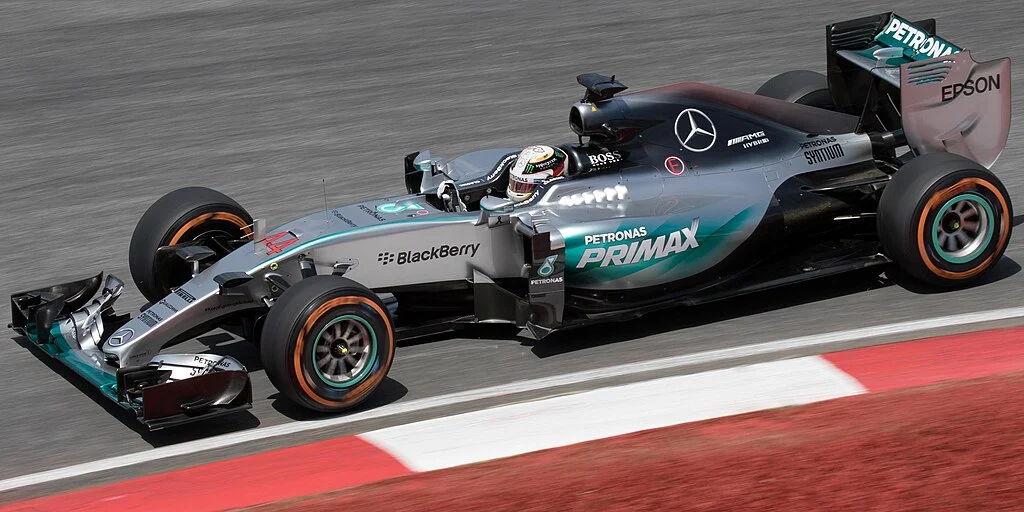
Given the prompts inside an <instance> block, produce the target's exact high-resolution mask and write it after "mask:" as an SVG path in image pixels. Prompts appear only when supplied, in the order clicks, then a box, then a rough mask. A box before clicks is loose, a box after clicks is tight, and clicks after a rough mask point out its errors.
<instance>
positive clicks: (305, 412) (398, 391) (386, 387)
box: [268, 377, 409, 421]
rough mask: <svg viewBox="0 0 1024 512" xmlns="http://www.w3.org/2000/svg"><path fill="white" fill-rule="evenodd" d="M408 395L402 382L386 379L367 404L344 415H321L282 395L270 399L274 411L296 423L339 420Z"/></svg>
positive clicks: (276, 394) (277, 394)
mask: <svg viewBox="0 0 1024 512" xmlns="http://www.w3.org/2000/svg"><path fill="white" fill-rule="evenodd" d="M408 393H409V388H407V387H405V386H403V385H402V383H401V382H398V381H397V380H395V379H392V378H391V377H384V380H383V381H381V383H380V386H378V387H377V389H376V390H374V391H373V393H371V394H370V397H369V398H367V399H366V401H365V402H363V403H361V404H359V405H358V406H356V407H355V408H354V409H351V410H348V411H346V412H345V413H343V414H337V413H319V412H316V411H311V410H309V409H306V408H304V407H302V406H300V405H297V404H295V403H293V402H292V401H291V400H288V399H287V398H285V397H284V396H283V395H281V393H274V394H273V395H270V396H269V397H268V398H269V399H270V400H272V402H271V404H270V405H271V407H273V408H274V410H276V411H277V412H279V413H281V414H283V415H285V416H287V417H288V418H290V419H292V420H295V421H311V420H322V419H326V418H338V417H342V416H347V415H350V414H355V413H358V412H362V411H368V410H372V409H376V408H378V407H382V406H385V405H388V404H390V403H393V402H397V401H398V400H400V399H401V398H402V397H404V396H405V395H406V394H408Z"/></svg>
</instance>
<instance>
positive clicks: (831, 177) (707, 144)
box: [12, 13, 1009, 427]
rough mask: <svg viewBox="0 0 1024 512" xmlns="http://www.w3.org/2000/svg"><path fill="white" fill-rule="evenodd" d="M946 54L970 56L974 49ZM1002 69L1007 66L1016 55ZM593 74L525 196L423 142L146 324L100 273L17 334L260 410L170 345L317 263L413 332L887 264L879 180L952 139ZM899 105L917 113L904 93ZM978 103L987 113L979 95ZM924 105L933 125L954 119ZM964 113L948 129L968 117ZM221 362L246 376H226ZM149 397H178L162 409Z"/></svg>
mask: <svg viewBox="0 0 1024 512" xmlns="http://www.w3.org/2000/svg"><path fill="white" fill-rule="evenodd" d="M890 16H891V13H890ZM847 23H852V22H847ZM870 26H871V27H886V26H889V25H887V22H886V20H884V19H880V20H879V21H877V22H872V24H870ZM832 28H833V26H830V27H829V33H830V34H832ZM836 51H838V50H836ZM941 58H943V59H946V60H950V61H951V62H953V63H954V64H955V63H956V62H964V63H965V64H964V65H965V66H967V67H969V65H970V63H973V60H971V61H970V63H968V62H967V59H970V56H969V54H963V55H962V56H957V55H950V56H944V57H941ZM916 62H918V61H916V60H915V61H914V63H916ZM923 62H925V63H928V62H930V61H927V60H925V61H923ZM975 64H976V63H975ZM909 65H911V63H904V64H902V66H903V67H902V68H900V69H903V70H906V69H907V66H909ZM837 69H839V68H838V67H837ZM998 69H999V71H998V72H1002V73H1004V74H1007V75H1008V63H1007V64H1005V68H1003V67H999V68H998ZM836 73H839V74H843V76H846V81H845V82H844V81H843V80H844V79H843V78H842V76H840V75H837V74H830V77H829V78H830V81H831V84H832V87H831V88H832V89H833V90H837V91H839V92H838V93H835V94H834V95H835V96H838V97H839V98H840V99H841V100H843V101H847V100H849V98H848V96H849V95H848V94H846V92H847V89H844V87H846V88H848V87H849V86H850V84H855V83H859V82H858V81H859V80H861V78H862V77H860V76H853V78H850V76H852V75H850V73H851V72H850V71H849V70H848V69H845V68H843V69H841V70H839V71H836ZM962 74H963V73H960V74H956V76H961V75H962ZM886 76H888V75H886ZM876 78H877V77H876ZM578 80H579V82H580V84H581V85H583V86H584V87H585V88H586V89H587V93H586V95H585V96H584V98H583V100H582V101H580V102H578V103H576V104H575V105H573V106H572V108H571V109H570V113H569V121H570V127H571V128H572V130H573V131H574V132H575V133H576V134H577V135H579V137H580V140H579V143H578V144H563V145H561V146H559V147H560V148H561V149H562V150H564V151H565V152H566V154H567V155H568V162H569V163H568V167H567V170H566V174H565V175H564V176H561V177H558V178H555V179H552V180H550V181H548V182H547V183H544V184H543V185H541V186H540V188H539V189H538V190H537V191H536V192H535V193H534V194H533V196H531V197H530V198H529V199H528V200H526V201H524V202H521V203H513V202H511V201H509V200H507V199H506V198H504V197H502V196H503V193H504V190H505V187H506V186H507V183H508V169H509V168H510V167H511V166H512V165H513V163H514V162H515V159H516V155H517V154H518V152H519V150H520V149H521V148H517V147H506V148H494V149H485V150H480V151H473V152H470V153H467V154H465V155H462V156H459V157H457V158H455V159H453V160H450V161H446V160H443V159H437V158H434V157H432V156H431V155H430V154H429V152H421V153H413V154H410V155H408V156H407V157H406V159H405V168H404V178H405V180H404V181H405V185H406V188H407V192H408V193H407V194H404V195H400V196H394V197H384V198H378V199H371V200H366V201H361V202H357V203H354V204H348V205H342V206H338V207H335V208H328V209H326V210H321V211H316V212H314V213H311V214H309V215H308V216H306V217H303V218H300V219H297V220H294V221H292V222H289V223H286V224H284V225H281V226H278V227H276V228H274V229H271V230H266V229H264V226H263V223H262V221H260V220H257V221H256V222H255V223H254V224H253V226H252V229H251V232H252V233H251V235H250V236H249V237H248V238H247V239H245V240H241V241H239V243H238V246H237V248H236V249H234V250H233V251H232V252H230V253H229V254H227V255H226V256H224V257H222V258H220V259H219V260H217V261H215V262H214V263H212V264H211V265H208V266H205V267H204V268H202V269H201V271H198V272H196V273H195V275H194V276H193V277H192V278H191V279H190V280H189V281H187V282H186V283H184V284H182V285H181V286H180V287H178V288H177V289H175V290H174V291H173V292H172V293H170V294H168V295H167V296H166V297H164V298H162V299H160V300H158V301H156V302H155V303H153V304H149V305H148V306H147V307H146V308H144V310H143V311H142V312H141V313H140V314H139V315H136V316H134V317H133V318H127V317H123V316H120V317H119V316H116V315H113V313H112V309H111V308H110V304H112V302H113V300H114V299H116V297H117V295H119V294H120V288H119V286H120V285H119V282H117V281H116V280H114V281H110V278H108V281H107V283H106V285H105V287H104V292H103V293H102V294H101V297H100V298H97V299H95V301H94V303H95V304H96V305H95V306H94V307H93V308H92V309H91V310H89V312H87V313H88V314H79V313H80V312H81V311H84V310H85V308H88V307H89V306H86V305H85V303H86V301H87V300H88V299H89V298H90V297H91V296H92V295H94V294H95V293H97V291H98V290H99V288H100V285H99V282H100V278H99V277H97V278H94V281H95V282H93V281H90V282H88V283H85V282H83V283H84V284H75V283H69V284H67V285H64V286H63V287H53V288H51V289H46V290H35V291H32V292H26V293H22V294H16V295H15V296H14V297H12V309H13V310H14V311H15V322H14V324H13V325H12V326H13V327H14V328H15V329H16V330H18V332H20V333H21V334H23V335H25V336H27V337H29V338H30V339H31V340H32V341H33V342H35V343H36V344H37V345H39V346H40V347H43V348H44V350H46V351H47V352H48V353H50V355H53V356H54V357H57V358H58V359H60V360H62V362H64V363H65V364H67V365H68V366H69V367H72V369H74V370H75V371H76V372H78V373H79V374H82V375H83V376H85V377H86V378H87V379H88V380H90V382H92V383H93V384H95V385H96V386H97V387H100V388H101V389H103V390H104V393H106V394H107V395H108V396H109V397H110V398H112V399H114V400H116V401H118V403H120V404H121V405H122V406H125V407H126V408H130V409H135V410H136V411H137V412H138V413H139V415H140V419H144V421H146V422H147V423H148V424H150V426H151V427H152V426H154V425H156V426H164V425H167V424H174V423H182V422H186V421H192V420H194V419H197V418H201V417H205V416H204V415H206V414H215V413H220V412H226V411H228V412H229V411H232V410H237V409H242V408H245V407H247V406H248V394H251V391H249V390H248V389H249V388H248V382H247V381H245V382H240V381H238V379H233V378H232V377H231V376H232V375H237V374H239V373H242V374H244V368H243V367H242V366H241V364H239V363H238V362H237V361H234V360H232V359H230V358H210V357H208V356H204V355H191V356H188V357H191V358H192V359H189V360H187V361H184V360H182V359H180V358H172V357H170V356H167V355H161V354H160V351H161V350H163V349H164V348H165V347H168V346H170V345H173V344H174V343H176V342H179V341H182V340H184V339H188V338H190V337H193V336H195V335H197V334H200V333H202V332H206V331H209V330H210V329H213V328H215V327H224V328H226V329H229V330H231V331H233V332H236V333H238V334H241V335H242V336H244V337H248V338H253V339H256V338H258V337H259V332H260V326H261V322H262V321H263V319H264V318H265V315H266V314H267V312H268V311H269V309H270V308H272V307H273V306H274V303H275V300H276V299H277V298H278V297H279V296H280V295H281V293H283V291H284V290H286V289H287V288H288V287H289V286H291V285H294V284H295V283H296V282H298V281H299V280H301V279H303V278H305V277H309V276H311V275H323V274H335V275H342V276H344V277H346V278H348V279H351V280H353V281H355V282H357V283H359V284H361V285H363V286H365V287H366V288H368V289H370V290H372V291H373V292H374V293H376V294H378V295H379V296H380V297H381V298H383V299H384V302H385V303H386V304H387V305H388V308H389V312H390V314H391V316H392V317H393V320H394V325H395V326H396V328H397V333H398V334H399V335H400V336H401V335H405V336H415V335H417V334H420V333H424V332H436V331H438V330H444V329H449V328H451V327H453V326H455V325H459V324H472V323H507V324H512V325H515V326H517V327H520V328H523V329H525V332H526V333H528V334H529V335H531V336H533V337H535V338H543V337H545V336H547V335H548V334H550V333H551V332H553V331H557V330H560V329H566V328H570V327H573V326H578V325H582V324H586V323H592V322H597V321H606V320H613V319H626V318H631V317H635V316H638V315H641V314H643V313H645V312H647V311H651V310H654V309H658V308H665V307H671V306H675V305H680V304H695V303H701V302H706V301H711V300H717V299H721V298H725V297H731V296H735V295H738V294H742V293H747V292H751V291H755V290H762V289H765V288H770V287H774V286H780V285H784V284H788V283H792V282H796V281H802V280H807V279H811V278H815V277H821V276H826V275H832V274H836V273H840V272H845V271H850V270H855V269H861V268H865V267H868V266H873V265H879V264H883V263H887V262H889V261H890V260H889V258H888V257H887V256H886V255H885V254H884V252H883V250H882V247H881V245H880V242H879V239H878V235H877V231H876V225H875V218H874V215H875V213H876V209H877V206H878V201H879V198H880V196H881V192H882V190H883V189H884V187H885V185H886V183H887V182H888V181H889V179H890V177H891V176H892V175H893V174H894V173H896V172H898V170H899V168H900V166H901V165H902V164H903V163H905V162H906V161H907V159H909V158H912V157H913V156H914V151H919V152H927V151H933V150H936V148H937V147H940V146H941V144H940V146H937V145H936V141H940V140H946V139H942V137H945V136H946V135H944V133H945V132H942V131H941V130H932V131H930V132H929V134H928V144H927V146H924V145H922V146H921V147H911V148H910V149H912V150H913V151H911V152H909V153H904V154H902V155H899V156H897V149H907V145H908V143H907V140H908V138H909V139H910V140H912V141H913V140H914V137H913V136H911V137H907V136H906V135H905V134H904V133H903V131H902V129H901V128H899V127H898V126H896V127H894V126H888V125H887V122H886V121H887V120H889V118H887V117H884V116H874V117H877V118H878V123H881V126H872V129H870V130H869V129H866V128H865V126H867V124H868V123H865V119H866V116H868V114H869V110H870V109H868V107H869V106H874V105H876V104H877V103H878V101H879V98H881V96H879V97H874V96H869V97H868V98H860V99H861V100H862V101H863V102H862V103H861V105H862V107H864V112H861V113H852V112H850V111H849V110H850V109H849V108H847V109H845V110H847V111H845V112H844V111H831V110H825V109H821V108H816V107H813V106H806V105H801V104H796V103H793V102H789V101H783V100H779V99H774V98H769V97H764V96H759V95H755V94H749V93H743V92H738V91H733V90H728V89H723V88H719V87H713V86H710V85H704V84H699V83H682V84H675V85H670V86H665V87H659V88H655V89H651V90H647V91H640V92H635V93H625V94H620V93H622V92H623V91H624V90H625V89H626V87H625V85H623V84H621V83H620V82H617V81H616V80H614V78H608V77H603V76H601V75H596V74H588V75H581V76H580V77H578ZM897 83H898V82H897ZM1007 83H1008V77H1007ZM839 84H845V85H839ZM876 85H877V84H876ZM877 91H878V92H877V94H891V92H892V91H891V90H888V89H882V88H879V89H877ZM896 91H897V93H898V92H899V86H898V85H897V88H896ZM1003 92H1005V94H1007V95H1008V92H1009V91H1008V85H1007V89H1006V90H1005V91H1003ZM1003 92H1001V93H1000V94H1002V93H1003ZM930 94H934V92H932V93H930ZM913 97H914V98H915V101H916V102H917V103H920V104H926V105H927V104H929V103H928V102H927V101H924V100H922V99H921V98H920V97H919V93H917V92H915V93H914V96H913ZM887 99H888V101H889V102H891V103H893V105H895V106H897V107H898V106H899V98H898V97H897V98H895V99H894V98H892V97H891V95H890V96H889V97H887ZM838 104H840V105H847V103H843V102H841V103H838ZM960 104H961V105H964V108H962V109H961V110H963V111H966V112H973V111H971V108H970V105H971V104H970V103H969V102H968V101H967V100H965V101H963V102H961V103H960ZM1006 105H1008V103H1006ZM922 108H929V107H922ZM840 110H843V109H840ZM898 110H899V109H898V108H897V111H898ZM870 114H871V115H874V111H871V112H870ZM911 114H913V116H912V117H913V118H914V119H928V120H930V121H931V122H932V125H934V122H935V121H934V120H935V119H936V117H935V116H927V115H924V114H920V113H919V112H918V113H913V112H912V113H910V114H908V115H911ZM919 114H920V115H919ZM1004 117H1005V119H1004V121H1005V124H1006V125H1008V123H1009V117H1008V114H1006V115H1005V116H1004ZM890 121H891V120H890ZM962 121H964V120H963V119H946V120H945V121H944V122H946V124H947V125H948V127H949V129H950V130H954V129H955V128H956V127H957V126H961V125H962V124H963V123H962ZM958 123H959V124H958ZM876 124H877V123H876ZM997 124H999V125H1000V126H1002V124H1004V123H1003V121H1001V122H1000V123H997ZM993 130H994V129H993ZM996 131H998V130H996ZM951 133H952V132H951ZM584 139H586V140H584ZM970 139H971V137H970V136H969V135H964V136H962V137H961V138H960V139H958V140H960V142H961V144H960V146H959V147H963V148H967V149H965V151H966V150H969V149H970V148H971V147H980V146H978V145H977V144H976V143H975V144H972V143H971V142H972V141H971V140H970ZM1003 143H1005V138H1004V140H1003ZM911 145H912V146H913V143H911ZM998 149H1000V150H1001V146H1000V147H999V148H998ZM985 151H986V154H991V153H992V145H991V144H989V145H987V146H985ZM996 153H998V152H996ZM908 155H909V156H908ZM179 254H180V255H181V257H183V258H186V259H188V258H195V259H196V261H197V263H196V266H197V268H198V266H199V265H198V259H201V258H202V257H204V255H203V254H202V250H201V249H199V250H198V252H197V250H194V249H193V250H192V251H191V252H189V251H184V252H181V253H179ZM82 297H84V299H83V298H82ZM75 315H78V316H77V317H76V316H75ZM89 315H92V316H89ZM104 324H106V327H104ZM86 332H88V333H89V334H84V333H86ZM175 368H184V369H185V370H187V371H188V373H191V375H186V374H182V370H176V369H175ZM175 372H177V373H175ZM218 373H223V374H225V375H228V376H227V377H224V376H221V377H216V379H220V380H218V381H217V382H213V381H212V380H211V379H212V378H211V377H209V376H210V375H215V374H218ZM195 377H203V378H206V379H208V380H209V382H206V383H203V384H202V385H200V381H199V380H196V379H195ZM147 379H148V380H147ZM190 382H191V383H193V384H192V388H190V389H189V390H181V389H182V386H181V384H182V383H190ZM175 385H177V386H178V388H174V386H175ZM203 386H205V387H203ZM193 388H194V389H193ZM129 390H133V391H135V392H137V393H135V394H134V395H133V394H132V393H130V392H129ZM161 390H164V392H163V393H164V394H163V395H162V396H161V395H160V394H159V393H160V392H161ZM143 391H148V392H149V393H150V394H151V395H153V396H152V397H150V398H143V397H141V396H139V395H140V394H141V393H142V392H143ZM147 401H148V402H150V403H153V402H154V401H156V402H158V404H159V405H158V406H150V408H149V410H148V411H147V410H146V407H147V406H146V405H144V404H145V403H146V402H147ZM154 407H155V408H156V410H157V411H158V412H153V411H154Z"/></svg>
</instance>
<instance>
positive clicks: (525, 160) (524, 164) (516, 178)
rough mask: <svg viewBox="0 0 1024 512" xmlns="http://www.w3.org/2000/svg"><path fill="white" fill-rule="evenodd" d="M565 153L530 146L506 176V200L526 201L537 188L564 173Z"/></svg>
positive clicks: (549, 148) (520, 155)
mask: <svg viewBox="0 0 1024 512" xmlns="http://www.w3.org/2000/svg"><path fill="white" fill-rule="evenodd" d="M565 161H566V155H565V152H564V151H562V150H560V149H556V148H553V147H551V146H530V147H528V148H526V149H524V150H523V151H522V152H520V153H519V157H518V158H517V159H516V163H515V165H514V166H512V170H511V171H510V172H509V176H508V198H509V199H511V200H512V201H513V202H515V203H520V202H523V201H526V200H527V199H529V198H530V196H532V195H533V192H534V190H536V189H537V187H538V186H539V185H540V184H542V183H544V182H546V181H548V180H550V179H552V178H557V177H559V176H562V175H563V174H564V173H565Z"/></svg>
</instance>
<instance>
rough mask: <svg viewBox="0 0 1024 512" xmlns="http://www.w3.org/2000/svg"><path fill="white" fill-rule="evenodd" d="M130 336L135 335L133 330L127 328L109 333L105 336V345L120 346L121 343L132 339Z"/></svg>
mask: <svg viewBox="0 0 1024 512" xmlns="http://www.w3.org/2000/svg"><path fill="white" fill-rule="evenodd" d="M132 336H135V331H133V330H131V329H129V328H124V329H121V330H120V331H117V332H115V333H114V334H111V335H110V337H109V338H107V346H108V347H120V346H121V345H124V344H125V343H127V342H128V340H130V339H132Z"/></svg>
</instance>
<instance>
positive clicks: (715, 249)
mask: <svg viewBox="0 0 1024 512" xmlns="http://www.w3.org/2000/svg"><path fill="white" fill-rule="evenodd" d="M757 211H759V210H757V207H754V206H750V207H748V208H746V209H744V210H742V211H740V212H739V213H738V214H736V215H735V216H733V217H731V218H727V219H725V220H724V221H723V220H719V219H714V218H712V217H710V216H703V217H700V226H699V227H698V229H697V235H696V238H697V243H698V247H695V248H688V249H687V250H685V251H682V252H679V253H676V254H673V255H669V256H665V257H663V258H660V259H659V258H651V259H650V260H647V261H638V262H636V263H630V264H621V265H609V266H605V267H602V266H600V265H599V264H597V263H591V264H588V265H587V266H586V267H585V268H576V265H577V264H578V263H579V262H580V261H581V260H582V258H583V255H584V253H585V252H586V251H587V250H588V249H593V248H599V247H601V248H604V249H605V250H608V249H609V248H611V247H613V246H616V245H629V244H632V243H640V242H642V241H643V240H645V239H646V240H654V239H656V238H658V237H659V236H668V235H669V234H671V233H672V232H674V231H678V230H680V229H682V228H687V227H689V226H690V225H691V222H692V220H693V217H689V216H677V217H672V218H669V219H666V220H664V221H662V222H661V223H660V224H658V225H657V227H655V228H654V229H650V230H648V233H647V236H646V237H643V238H634V239H631V240H624V241H621V242H608V243H598V244H590V245H585V244H584V237H585V235H587V234H591V232H589V231H587V232H584V231H583V230H580V229H571V230H566V231H567V232H568V233H570V234H569V235H567V236H566V251H565V260H566V272H567V273H569V274H571V275H572V277H571V279H572V282H573V283H574V284H597V283H607V282H611V281H615V280H619V279H629V278H634V279H636V280H637V281H639V282H632V283H631V285H632V286H651V285H657V284H662V283H667V282H671V281H677V280H679V279H683V278H686V277H689V276H691V275H695V274H697V273H699V272H701V271H704V270H707V269H708V268H711V267H713V266H714V265H715V264H717V263H718V262H720V261H721V260H722V259H723V258H724V257H725V256H727V255H728V254H730V253H731V252H732V250H733V249H734V248H735V247H734V245H738V244H739V243H740V242H742V241H743V240H745V239H746V237H747V236H748V235H749V232H752V231H753V229H754V228H755V227H756V224H757V223H758V222H759V221H760V219H761V216H760V215H758V214H757ZM652 222H654V220H653V219H633V220H630V221H627V222H623V223H621V224H619V226H618V227H617V228H615V229H614V230H613V231H625V230H633V229H635V228H639V227H647V226H650V225H651V224H652ZM609 231H612V230H609ZM744 232H748V233H747V234H743V233H744ZM648 270H650V271H651V272H648V275H643V276H642V279H640V277H641V276H638V275H637V274H640V273H641V272H645V271H648ZM654 272H656V273H654Z"/></svg>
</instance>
